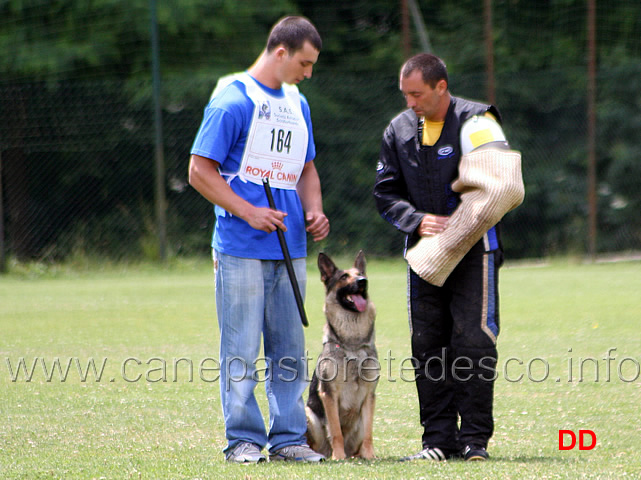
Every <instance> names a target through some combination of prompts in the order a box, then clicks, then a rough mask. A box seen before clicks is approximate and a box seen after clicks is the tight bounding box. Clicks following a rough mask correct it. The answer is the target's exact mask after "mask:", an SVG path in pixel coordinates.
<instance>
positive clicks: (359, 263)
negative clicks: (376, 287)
mask: <svg viewBox="0 0 641 480" xmlns="http://www.w3.org/2000/svg"><path fill="white" fill-rule="evenodd" d="M366 264H367V262H365V254H364V253H363V250H361V251H360V252H358V255H356V260H355V261H354V267H356V270H358V271H359V272H361V273H362V274H363V275H365V266H366Z"/></svg>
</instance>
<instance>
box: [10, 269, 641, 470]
mask: <svg viewBox="0 0 641 480" xmlns="http://www.w3.org/2000/svg"><path fill="white" fill-rule="evenodd" d="M313 264H314V262H313V261H311V260H310V262H309V265H310V267H309V268H310V270H309V282H308V295H307V302H306V308H307V315H308V317H309V320H310V327H309V328H308V329H307V331H306V334H307V345H308V349H309V353H310V356H311V357H313V358H314V359H315V358H316V356H317V355H318V353H319V351H320V338H321V328H322V324H323V322H324V319H323V314H322V301H323V298H322V297H323V290H322V285H321V283H320V280H319V276H318V272H317V270H316V269H315V267H314V266H313ZM339 264H340V265H344V264H345V262H339ZM368 273H369V277H370V293H371V297H372V299H373V300H374V302H375V303H376V305H377V310H378V318H377V345H378V351H379V356H380V358H381V363H382V367H383V371H382V377H381V380H380V382H379V387H378V391H377V393H378V397H377V410H376V417H375V426H374V436H375V439H374V440H375V445H374V446H375V450H376V454H377V457H378V458H377V459H376V460H375V461H371V462H364V461H359V460H348V461H345V462H331V461H329V462H325V463H324V464H321V465H292V464H280V463H279V464H261V465H230V464H227V463H225V462H224V460H223V455H222V453H221V449H222V448H223V447H224V445H225V437H224V427H223V421H222V415H221V408H220V401H219V393H218V388H219V385H218V382H216V381H215V377H216V370H215V366H216V359H217V353H218V335H217V323H216V318H215V309H214V296H213V277H212V274H211V271H210V266H209V264H208V262H206V261H202V262H201V261H198V262H181V263H179V264H178V263H176V264H173V265H172V266H170V267H165V268H161V267H154V266H149V265H142V266H103V267H102V268H100V269H92V268H80V269H78V268H62V267H58V268H55V269H54V268H48V269H43V268H38V266H31V267H24V268H19V269H13V271H12V273H10V274H8V275H5V276H4V277H0V419H1V421H0V478H3V479H5V478H6V479H17V478H21V479H22V478H24V479H39V478H42V479H50V478H56V479H58V478H60V479H92V478H96V479H99V478H106V479H129V478H131V479H139V478H141V479H197V478H198V479H211V478H225V479H232V478H245V479H263V478H273V479H279V480H283V479H309V478H319V479H334V478H340V479H342V480H345V479H373V478H386V479H395V480H396V479H419V478H444V479H501V480H504V479H579V478H580V479H621V478H640V473H639V470H640V467H639V465H641V450H640V449H639V444H638V440H639V438H640V435H641V431H640V430H641V428H640V426H639V405H640V404H641V374H640V373H639V364H640V363H641V347H640V346H639V345H640V342H639V338H640V335H639V328H640V325H641V324H640V322H639V319H640V318H641V300H640V298H641V297H640V294H639V291H640V290H641V288H640V287H641V263H639V262H622V263H609V264H590V265H582V264H578V263H572V262H556V263H552V264H546V265H530V266H527V265H521V266H509V265H508V266H507V267H506V268H504V269H503V270H502V271H501V315H502V316H501V322H502V325H501V327H502V331H501V335H500V337H499V354H500V359H499V367H498V369H499V372H498V374H499V377H498V379H497V381H496V402H495V417H496V431H495V435H494V437H493V439H492V441H491V442H490V446H489V451H490V454H491V455H492V459H491V461H489V462H485V463H474V464H466V463H464V462H461V461H449V462H446V463H439V464H435V463H428V462H417V463H409V464H408V463H399V462H398V461H397V459H398V458H399V457H401V456H403V455H406V454H409V453H414V452H415V451H417V450H418V449H419V447H420V433H421V432H420V426H419V424H418V413H417V400H416V395H415V387H414V384H413V383H411V382H410V381H409V379H410V377H411V372H409V371H408V370H407V368H405V370H404V369H403V364H402V360H403V359H404V358H407V357H409V356H410V350H409V329H408V323H407V313H406V307H405V305H406V301H405V292H406V285H405V281H406V271H405V265H404V263H403V262H402V261H401V260H398V261H390V260H386V261H382V260H381V261H370V263H369V268H368ZM56 359H58V363H57V364H56V363H55V361H56ZM91 362H93V368H92V363H91ZM56 365H57V366H56ZM405 367H407V364H406V365H405ZM311 368H312V367H310V371H311ZM257 392H258V398H259V400H260V402H261V405H263V406H265V404H266V402H265V395H264V391H263V388H262V385H261V386H259V388H258V391H257ZM265 411H266V410H265ZM561 429H564V430H573V431H575V432H578V431H579V430H592V431H593V432H594V433H595V434H596V436H597V445H596V447H595V448H593V449H591V450H579V449H578V448H575V449H573V450H568V451H559V430H561ZM586 440H589V439H587V438H586ZM566 443H569V439H568V440H566Z"/></svg>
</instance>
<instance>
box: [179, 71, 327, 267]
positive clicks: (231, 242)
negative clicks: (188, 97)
mask: <svg viewBox="0 0 641 480" xmlns="http://www.w3.org/2000/svg"><path fill="white" fill-rule="evenodd" d="M256 83H257V84H258V85H259V86H260V87H261V88H262V89H263V90H265V91H266V92H267V93H269V94H270V95H273V96H276V97H283V96H284V92H283V90H282V89H279V90H274V89H271V88H269V87H266V86H265V85H262V84H261V83H260V82H256ZM300 98H301V108H302V111H303V117H304V118H305V123H306V124H307V130H308V133H309V141H308V144H307V155H306V158H305V161H306V162H309V161H310V160H313V159H314V157H315V156H316V148H315V145H314V137H313V134H312V122H311V116H310V111H309V104H308V103H307V99H306V98H305V97H304V96H303V95H302V94H300ZM253 113H254V102H253V101H252V100H251V99H250V98H249V97H248V96H247V94H246V92H245V85H244V84H243V83H242V82H239V81H234V82H232V83H230V84H229V85H228V86H226V87H225V88H224V89H223V90H222V91H221V92H220V93H218V94H217V95H216V96H214V97H213V98H212V99H211V100H210V102H209V104H208V105H207V107H205V113H204V117H203V121H202V123H201V125H200V128H199V130H198V134H197V135H196V139H195V140H194V144H193V146H192V148H191V153H192V154H193V155H199V156H201V157H205V158H210V159H212V160H215V161H217V162H218V163H220V173H221V174H222V175H223V177H224V178H226V177H230V176H234V175H235V174H236V173H237V172H238V170H239V168H240V164H241V161H242V158H243V152H244V150H245V145H246V142H247V135H248V133H249V128H250V125H251V122H252V118H253ZM230 186H231V188H232V190H233V191H234V192H235V193H236V194H237V195H239V196H240V197H242V198H244V199H245V200H247V201H248V202H249V203H251V204H252V205H255V206H257V207H269V204H268V201H267V196H266V194H265V190H264V188H263V186H262V185H257V184H255V183H252V182H243V181H242V180H241V179H240V178H238V177H235V178H233V180H231V183H230ZM272 192H273V196H274V203H275V204H276V208H277V209H278V210H281V211H283V212H286V213H287V216H286V217H285V220H284V223H285V225H286V227H287V231H286V232H285V239H286V241H287V246H288V248H289V253H290V255H291V257H292V258H303V257H305V256H307V234H306V232H305V218H304V213H303V208H302V205H301V203H300V198H299V197H298V193H297V192H296V190H287V189H280V188H274V187H272ZM214 212H215V216H216V225H215V227H214V234H213V238H212V247H213V248H214V249H216V250H217V251H220V252H222V253H224V254H226V255H233V256H236V257H243V258H257V259H262V260H282V259H283V253H282V251H281V248H280V243H279V242H278V235H277V233H276V232H272V233H266V232H263V231H260V230H256V229H254V228H252V227H251V226H250V225H249V224H248V223H247V222H246V221H245V220H243V219H241V218H239V217H236V216H234V215H232V214H230V213H229V212H227V211H226V210H224V209H223V208H221V207H219V206H217V205H216V206H215V207H214Z"/></svg>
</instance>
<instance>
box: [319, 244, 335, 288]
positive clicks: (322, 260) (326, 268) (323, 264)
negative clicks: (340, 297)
mask: <svg viewBox="0 0 641 480" xmlns="http://www.w3.org/2000/svg"><path fill="white" fill-rule="evenodd" d="M318 269H319V270H320V273H321V280H322V282H323V283H324V284H326V285H327V282H328V281H329V279H330V278H332V276H333V275H334V273H335V272H336V270H338V268H336V265H334V262H332V259H331V258H329V257H328V256H327V255H325V254H324V253H323V252H321V253H319V254H318Z"/></svg>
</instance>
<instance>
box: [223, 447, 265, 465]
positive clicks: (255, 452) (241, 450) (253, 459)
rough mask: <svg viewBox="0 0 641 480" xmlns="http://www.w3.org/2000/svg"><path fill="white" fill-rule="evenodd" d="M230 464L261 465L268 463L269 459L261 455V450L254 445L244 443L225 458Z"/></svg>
mask: <svg viewBox="0 0 641 480" xmlns="http://www.w3.org/2000/svg"><path fill="white" fill-rule="evenodd" d="M225 460H227V461H228V462H236V463H261V462H265V461H267V457H266V456H265V455H264V454H262V453H260V448H258V446H256V445H254V444H253V443H249V442H243V443H239V444H238V445H236V448H234V449H233V450H232V451H231V452H228V453H227V455H226V456H225Z"/></svg>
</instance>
